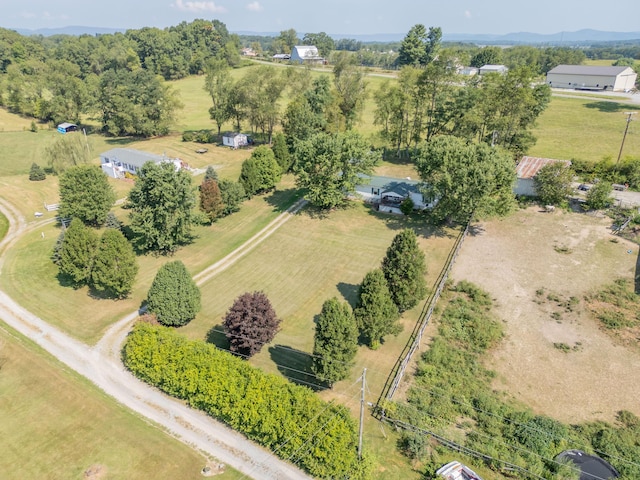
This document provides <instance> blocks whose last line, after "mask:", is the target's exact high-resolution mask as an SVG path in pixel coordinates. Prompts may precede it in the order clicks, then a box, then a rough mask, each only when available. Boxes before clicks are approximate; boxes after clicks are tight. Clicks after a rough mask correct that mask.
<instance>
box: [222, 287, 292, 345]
mask: <svg viewBox="0 0 640 480" xmlns="http://www.w3.org/2000/svg"><path fill="white" fill-rule="evenodd" d="M223 325H224V331H225V334H226V336H227V338H228V339H229V344H230V349H231V351H232V352H234V353H238V354H240V355H243V356H245V357H251V356H253V355H255V354H256V353H258V352H259V351H260V350H261V349H262V347H263V346H264V345H265V344H267V343H269V342H270V341H271V340H273V338H274V337H275V336H276V333H278V327H279V325H280V319H279V318H278V317H277V316H276V312H275V310H274V309H273V307H272V306H271V302H270V301H269V299H268V298H267V296H266V295H265V294H264V292H253V293H244V294H242V295H240V296H239V297H238V298H237V299H236V300H235V302H233V305H232V306H231V308H230V309H229V311H228V312H227V315H226V316H225V317H224V323H223Z"/></svg>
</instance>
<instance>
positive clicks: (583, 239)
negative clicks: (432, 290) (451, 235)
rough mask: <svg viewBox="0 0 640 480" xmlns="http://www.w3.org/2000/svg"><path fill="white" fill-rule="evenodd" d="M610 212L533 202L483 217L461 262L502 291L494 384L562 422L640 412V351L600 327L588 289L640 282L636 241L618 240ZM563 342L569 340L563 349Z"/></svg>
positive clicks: (465, 271)
mask: <svg viewBox="0 0 640 480" xmlns="http://www.w3.org/2000/svg"><path fill="white" fill-rule="evenodd" d="M610 225H611V221H610V220H609V219H607V218H599V217H594V216H591V215H585V214H577V213H566V212H562V211H556V212H555V213H553V214H549V213H542V212H541V211H540V210H539V209H538V208H536V207H531V208H528V209H526V210H520V211H518V212H516V213H515V214H513V215H512V216H510V217H508V218H506V219H503V220H492V221H487V222H482V223H480V224H479V225H478V226H477V231H476V233H475V234H474V235H471V236H469V237H468V238H467V240H466V241H465V243H464V245H463V248H462V250H461V253H460V255H459V257H458V260H457V262H456V264H455V266H454V269H453V279H454V280H455V281H460V280H469V281H471V282H473V283H475V284H477V285H478V286H480V287H481V288H482V289H484V290H486V291H487V292H489V294H490V295H491V296H492V297H493V298H494V299H495V307H494V311H495V312H496V314H497V315H498V316H499V317H500V318H501V319H502V320H503V321H504V322H505V330H506V335H507V336H506V338H505V340H503V341H502V343H501V345H500V346H499V347H498V348H497V350H496V351H495V352H494V353H493V358H492V359H491V362H490V364H489V365H488V367H489V368H490V369H492V370H494V371H495V372H496V373H497V376H496V379H495V382H494V385H495V388H496V389H498V390H502V391H506V392H507V393H509V394H510V395H512V396H514V397H515V398H516V399H518V400H520V401H522V402H523V403H524V404H526V405H528V406H530V407H531V408H532V410H533V411H534V412H535V413H543V414H546V415H549V416H551V417H554V418H556V419H558V420H561V421H564V422H571V423H577V422H582V421H588V420H598V419H601V420H607V421H612V420H613V419H614V416H615V412H617V411H619V410H629V411H631V412H633V413H635V414H636V415H639V414H640V409H639V408H638V403H637V401H636V399H637V398H638V396H639V395H640V387H639V384H638V382H633V381H629V379H630V378H635V377H636V376H637V372H638V371H639V369H640V353H639V352H638V350H637V349H633V348H630V347H625V346H623V345H621V344H620V342H617V341H616V340H615V339H613V338H612V337H611V336H610V335H607V334H606V333H605V332H603V331H602V327H601V326H600V324H599V322H598V321H597V320H596V319H595V318H594V317H593V316H592V314H591V313H590V312H589V311H588V310H587V309H586V308H585V305H584V296H585V295H586V294H588V293H591V292H594V291H598V290H600V289H601V288H602V287H603V286H604V285H609V284H611V283H612V282H613V281H614V280H616V279H618V278H623V279H628V280H630V281H631V282H633V281H634V278H635V275H636V268H637V267H636V261H637V257H638V246H637V245H635V244H632V243H630V242H628V241H626V240H623V239H617V237H615V238H616V239H617V241H616V242H613V241H612V240H613V239H614V236H613V235H612V234H611V231H610V229H609V227H610ZM560 347H562V348H560Z"/></svg>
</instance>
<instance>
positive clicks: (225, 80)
mask: <svg viewBox="0 0 640 480" xmlns="http://www.w3.org/2000/svg"><path fill="white" fill-rule="evenodd" d="M229 70H230V69H229V64H228V63H227V61H226V60H224V59H221V58H217V59H214V60H212V61H211V62H210V63H209V64H208V65H207V68H206V71H207V75H206V77H205V80H204V89H205V90H206V91H207V93H209V96H210V97H211V101H212V102H213V106H212V107H211V108H210V109H209V115H210V117H211V119H212V120H213V121H214V122H215V123H216V126H217V127H218V135H220V129H221V128H222V125H224V124H225V123H226V122H228V121H229V120H231V109H230V108H229V98H230V97H229V93H230V92H231V90H232V89H233V88H234V86H233V80H232V79H231V74H230V73H229Z"/></svg>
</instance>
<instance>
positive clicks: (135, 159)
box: [100, 148, 171, 167]
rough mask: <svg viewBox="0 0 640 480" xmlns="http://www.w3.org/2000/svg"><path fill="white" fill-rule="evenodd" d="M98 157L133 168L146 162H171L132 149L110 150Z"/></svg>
mask: <svg viewBox="0 0 640 480" xmlns="http://www.w3.org/2000/svg"><path fill="white" fill-rule="evenodd" d="M100 157H104V158H107V159H109V161H114V160H115V161H117V162H123V163H128V164H129V165H133V166H135V167H142V165H144V164H145V163H146V162H154V163H160V162H164V161H167V160H171V159H170V158H168V157H165V156H163V155H156V154H155V153H149V152H143V151H141V150H134V149H133V148H112V149H111V150H107V151H106V152H103V153H101V154H100Z"/></svg>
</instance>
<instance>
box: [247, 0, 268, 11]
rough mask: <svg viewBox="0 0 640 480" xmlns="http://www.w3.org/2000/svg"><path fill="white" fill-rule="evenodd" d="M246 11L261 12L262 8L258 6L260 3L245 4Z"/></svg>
mask: <svg viewBox="0 0 640 480" xmlns="http://www.w3.org/2000/svg"><path fill="white" fill-rule="evenodd" d="M247 10H249V11H251V12H261V11H262V10H264V7H263V6H262V5H260V2H251V3H248V4H247Z"/></svg>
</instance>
